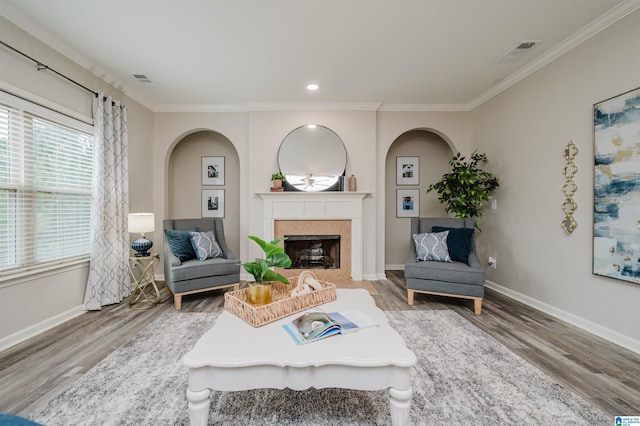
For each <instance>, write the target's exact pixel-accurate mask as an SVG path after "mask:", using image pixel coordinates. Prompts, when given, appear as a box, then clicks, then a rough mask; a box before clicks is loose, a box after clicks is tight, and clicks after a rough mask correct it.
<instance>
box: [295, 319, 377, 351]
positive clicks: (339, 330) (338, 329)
mask: <svg viewBox="0 0 640 426" xmlns="http://www.w3.org/2000/svg"><path fill="white" fill-rule="evenodd" d="M378 325H379V324H378V323H377V322H375V321H374V320H372V319H371V318H369V317H368V316H366V315H364V314H363V313H362V312H360V311H345V312H328V313H327V312H322V311H309V312H305V313H304V314H302V315H300V316H299V317H298V318H296V319H294V320H293V321H291V322H290V323H287V324H285V325H283V327H284V329H285V330H286V331H287V333H289V335H290V336H291V337H292V338H293V340H294V341H295V342H296V343H297V344H299V345H303V344H305V343H309V342H315V341H316V340H320V339H324V338H325V337H329V336H333V335H336V334H349V333H353V332H356V331H359V330H361V329H363V328H368V327H375V326H378Z"/></svg>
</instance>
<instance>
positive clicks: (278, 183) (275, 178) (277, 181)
mask: <svg viewBox="0 0 640 426" xmlns="http://www.w3.org/2000/svg"><path fill="white" fill-rule="evenodd" d="M285 180H287V177H286V176H285V175H283V174H282V173H280V172H275V173H273V174H272V175H271V181H272V182H273V186H272V187H271V192H280V191H284V187H283V186H282V182H284V181H285Z"/></svg>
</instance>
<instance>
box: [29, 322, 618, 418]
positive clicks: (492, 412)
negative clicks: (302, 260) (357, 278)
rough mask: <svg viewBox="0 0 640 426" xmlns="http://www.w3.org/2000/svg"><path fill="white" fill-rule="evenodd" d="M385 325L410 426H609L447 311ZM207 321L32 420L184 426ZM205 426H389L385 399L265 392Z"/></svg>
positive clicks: (232, 397)
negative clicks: (406, 391)
mask: <svg viewBox="0 0 640 426" xmlns="http://www.w3.org/2000/svg"><path fill="white" fill-rule="evenodd" d="M387 316H388V317H389V321H390V323H391V325H392V326H393V327H394V328H395V329H396V330H398V331H399V332H400V333H401V334H402V335H403V337H404V338H405V340H406V341H407V345H408V346H409V347H410V348H411V349H412V350H413V351H414V352H415V354H416V355H417V358H418V363H417V365H416V367H415V368H414V369H413V371H412V380H413V390H414V394H413V398H412V406H411V413H410V421H411V424H413V425H440V424H451V425H458V424H460V425H470V424H473V425H491V426H493V425H514V424H517V425H551V424H562V425H589V426H594V425H609V424H611V419H610V418H609V417H608V416H606V415H604V414H603V413H602V412H600V411H598V410H597V409H595V408H593V407H592V406H590V405H589V404H588V403H586V402H585V401H584V400H583V399H581V398H579V397H578V396H576V395H575V394H573V393H572V392H570V391H569V390H567V389H566V388H564V387H562V386H561V385H559V384H558V383H555V382H554V381H553V380H552V379H551V378H550V377H548V376H546V375H545V374H544V373H542V372H541V371H540V370H538V369H537V368H535V367H533V366H532V365H530V364H528V363H527V362H526V361H524V360H523V359H521V358H519V357H518V356H517V355H515V354H513V353H512V352H510V351H509V350H508V349H506V348H505V347H504V346H502V345H501V344H500V343H499V342H497V341H496V340H495V339H493V338H492V337H490V336H489V335H487V334H486V333H484V332H483V331H481V330H480V329H478V328H477V327H475V326H474V325H472V324H471V323H469V322H468V321H467V320H465V319H464V318H462V317H461V316H459V315H458V314H456V313H455V312H453V311H402V312H387ZM215 318H216V314H202V313H180V312H167V313H165V314H163V315H162V316H160V317H159V318H158V319H157V320H156V321H155V322H154V323H152V324H151V325H150V326H148V327H147V328H146V329H144V330H143V331H141V332H140V333H138V334H137V335H136V336H135V337H134V338H133V339H132V340H131V341H129V342H128V343H126V344H125V345H124V346H122V347H120V348H119V349H117V350H116V351H114V352H113V353H112V354H111V355H109V356H108V357H106V358H105V359H104V360H103V361H101V362H100V363H99V364H97V365H96V366H95V367H94V368H92V369H91V370H90V371H89V372H87V374H86V375H85V376H83V377H82V378H81V379H79V380H78V381H77V382H75V383H73V384H72V385H70V387H68V388H67V389H66V390H64V391H63V392H61V393H60V394H59V395H57V396H56V397H54V398H52V399H51V400H50V401H48V402H47V403H45V404H44V405H42V406H41V407H39V408H38V409H36V410H35V412H34V413H33V414H32V416H31V418H32V419H33V420H35V421H38V422H40V423H42V424H45V425H47V426H55V425H65V426H68V425H98V424H99V425H188V424H189V419H188V415H187V410H186V408H187V401H186V397H185V392H186V380H187V369H186V368H185V367H184V366H183V365H182V362H181V359H182V356H183V354H184V353H186V351H188V350H189V349H190V348H191V347H192V345H193V344H194V343H195V342H196V340H197V339H198V337H199V336H200V335H202V334H203V333H204V332H205V331H206V330H207V329H208V328H209V327H211V325H212V324H213V322H214V321H215ZM331 338H332V339H333V338H336V339H337V338H348V336H344V337H343V336H337V337H331ZM221 344H224V342H221ZM209 424H210V425H243V426H250V425H389V424H391V418H390V414H389V404H388V398H387V392H386V391H374V392H364V391H352V390H344V389H321V390H315V389H310V390H306V391H291V390H271V389H266V390H256V391H246V392H214V393H213V396H212V402H211V412H210V420H209Z"/></svg>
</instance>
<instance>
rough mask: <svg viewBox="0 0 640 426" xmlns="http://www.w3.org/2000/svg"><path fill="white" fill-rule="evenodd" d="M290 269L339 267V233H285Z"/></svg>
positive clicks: (285, 247)
mask: <svg viewBox="0 0 640 426" xmlns="http://www.w3.org/2000/svg"><path fill="white" fill-rule="evenodd" d="M285 238H286V240H285V241H284V252H285V253H286V254H287V255H288V256H289V257H290V258H291V268H292V269H340V235H285Z"/></svg>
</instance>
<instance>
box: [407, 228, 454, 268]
mask: <svg viewBox="0 0 640 426" xmlns="http://www.w3.org/2000/svg"><path fill="white" fill-rule="evenodd" d="M447 235H449V231H444V232H433V233H424V234H413V242H414V243H415V244H416V253H417V255H418V256H417V257H416V260H418V261H421V260H435V261H436V262H451V257H449V248H448V247H447Z"/></svg>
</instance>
